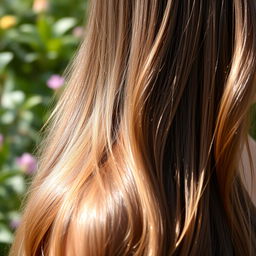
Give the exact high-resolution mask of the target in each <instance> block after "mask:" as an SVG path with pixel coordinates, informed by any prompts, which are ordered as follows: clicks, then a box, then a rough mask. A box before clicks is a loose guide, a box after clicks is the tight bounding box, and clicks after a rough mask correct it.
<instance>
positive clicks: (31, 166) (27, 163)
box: [16, 153, 37, 174]
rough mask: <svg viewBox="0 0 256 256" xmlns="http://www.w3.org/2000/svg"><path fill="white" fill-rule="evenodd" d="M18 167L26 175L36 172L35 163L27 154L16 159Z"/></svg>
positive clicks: (33, 158)
mask: <svg viewBox="0 0 256 256" xmlns="http://www.w3.org/2000/svg"><path fill="white" fill-rule="evenodd" d="M16 161H17V164H18V165H19V167H20V168H21V169H22V170H23V171H24V172H25V173H27V174H32V173H33V172H35V171H36V167H37V161H36V159H35V157H33V156H32V155H31V154H29V153H23V154H22V155H21V156H20V157H18V158H17V159H16Z"/></svg>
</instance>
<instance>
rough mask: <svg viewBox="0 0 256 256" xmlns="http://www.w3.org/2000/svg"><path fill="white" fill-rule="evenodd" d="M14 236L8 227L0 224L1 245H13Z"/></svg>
mask: <svg viewBox="0 0 256 256" xmlns="http://www.w3.org/2000/svg"><path fill="white" fill-rule="evenodd" d="M12 240H13V235H12V233H11V231H10V230H9V229H8V228H7V226H5V225H3V224H2V223H0V243H11V242H12Z"/></svg>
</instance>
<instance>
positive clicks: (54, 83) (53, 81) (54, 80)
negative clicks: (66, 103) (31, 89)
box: [47, 75, 65, 90]
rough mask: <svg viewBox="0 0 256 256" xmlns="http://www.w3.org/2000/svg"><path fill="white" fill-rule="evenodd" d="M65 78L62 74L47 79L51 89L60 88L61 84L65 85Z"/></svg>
mask: <svg viewBox="0 0 256 256" xmlns="http://www.w3.org/2000/svg"><path fill="white" fill-rule="evenodd" d="M64 82H65V79H64V77H62V76H59V75H52V76H50V78H49V79H48V80H47V86H48V87H49V88H51V89H54V90H56V89H58V88H60V87H61V86H63V85H64Z"/></svg>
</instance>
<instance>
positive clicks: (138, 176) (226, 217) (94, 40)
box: [10, 0, 256, 256]
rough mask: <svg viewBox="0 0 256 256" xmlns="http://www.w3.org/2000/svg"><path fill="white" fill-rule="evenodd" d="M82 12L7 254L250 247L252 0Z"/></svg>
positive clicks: (140, 0) (101, 1)
mask: <svg viewBox="0 0 256 256" xmlns="http://www.w3.org/2000/svg"><path fill="white" fill-rule="evenodd" d="M89 10H90V11H89V18H88V22H87V24H86V30H85V34H84V38H83V40H82V42H81V44H80V45H79V47H78V50H77V52H76V54H75V56H74V59H73V60H72V61H71V62H70V65H69V66H68V68H67V70H66V71H65V76H66V80H67V85H66V87H65V88H64V90H63V92H62V93H61V95H60V97H59V98H58V101H57V104H56V105H55V107H54V110H53V111H52V114H51V116H50V118H49V120H48V122H47V124H46V127H47V129H46V130H45V137H44V138H43V142H42V143H41V145H40V147H39V148H40V149H39V150H38V156H39V164H38V172H37V174H36V176H35V178H34V179H33V182H32V185H31V187H30V191H29V196H28V198H27V200H26V201H25V204H24V206H25V207H24V211H23V218H22V222H21V225H20V227H19V228H18V230H17V233H16V238H15V241H14V243H13V246H12V248H11V251H10V255H11V256H16V255H22V256H30V255H49V256H63V255H77V256H80V255H88V256H90V255H92V256H94V255H97V256H100V255H149V256H160V255H253V253H255V251H256V210H255V206H254V205H253V204H252V201H251V199H250V198H249V195H248V193H247V191H246V188H245V187H244V185H243V183H242V180H241V175H240V173H241V170H240V169H239V159H240V155H241V150H242V148H243V146H244V145H245V144H246V138H247V131H248V119H249V118H248V116H249V114H248V113H249V109H250V106H251V104H252V102H253V99H254V97H255V93H256V86H255V74H256V72H255V67H256V4H255V1H254V0H221V1H215V0H186V1H181V0H176V1H175V0H150V1H148V0H130V1H127V0H108V1H106V0H92V1H91V2H90V9H89Z"/></svg>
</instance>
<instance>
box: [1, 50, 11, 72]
mask: <svg viewBox="0 0 256 256" xmlns="http://www.w3.org/2000/svg"><path fill="white" fill-rule="evenodd" d="M12 59H13V53H12V52H2V53H0V70H1V69H4V68H5V67H6V66H7V64H9V63H10V62H11V60H12Z"/></svg>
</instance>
